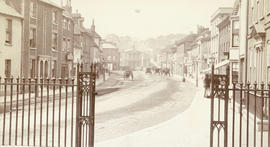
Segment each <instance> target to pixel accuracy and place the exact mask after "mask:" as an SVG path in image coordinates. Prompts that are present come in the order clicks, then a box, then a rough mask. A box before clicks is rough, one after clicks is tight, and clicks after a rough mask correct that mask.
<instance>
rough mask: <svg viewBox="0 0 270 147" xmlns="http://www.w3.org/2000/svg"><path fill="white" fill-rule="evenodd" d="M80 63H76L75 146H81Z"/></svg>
mask: <svg viewBox="0 0 270 147" xmlns="http://www.w3.org/2000/svg"><path fill="white" fill-rule="evenodd" d="M79 70H80V65H79V64H77V97H76V141H75V142H76V147H80V146H81V124H80V116H81V112H82V111H81V110H82V109H81V99H82V96H81V87H80V86H81V85H80V80H81V79H80V72H79Z"/></svg>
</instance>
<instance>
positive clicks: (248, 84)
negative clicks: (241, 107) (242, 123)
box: [246, 82, 250, 147]
mask: <svg viewBox="0 0 270 147" xmlns="http://www.w3.org/2000/svg"><path fill="white" fill-rule="evenodd" d="M249 86H250V83H249V82H248V83H247V134H246V135H247V136H246V137H247V139H246V141H247V147H248V146H249Z"/></svg>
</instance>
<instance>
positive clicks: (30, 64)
mask: <svg viewBox="0 0 270 147" xmlns="http://www.w3.org/2000/svg"><path fill="white" fill-rule="evenodd" d="M9 2H10V3H12V6H14V7H15V8H16V10H17V11H18V12H21V14H23V17H24V25H23V26H24V27H23V30H24V34H23V36H24V38H23V40H24V45H23V50H22V75H23V76H25V77H29V76H31V77H57V76H59V75H60V72H61V71H60V67H61V61H60V60H58V59H59V58H61V56H62V54H61V49H62V34H63V33H62V18H63V17H62V11H63V9H62V8H61V7H60V6H59V5H57V4H55V3H53V2H52V1H50V0H26V1H20V2H18V1H15V0H9Z"/></svg>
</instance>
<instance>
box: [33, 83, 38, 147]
mask: <svg viewBox="0 0 270 147" xmlns="http://www.w3.org/2000/svg"><path fill="white" fill-rule="evenodd" d="M37 89H38V79H37V78H35V108H34V135H33V143H34V146H35V145H36V126H37V125H36V119H37V97H38V90H37Z"/></svg>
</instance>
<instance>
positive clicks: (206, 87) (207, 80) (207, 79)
mask: <svg viewBox="0 0 270 147" xmlns="http://www.w3.org/2000/svg"><path fill="white" fill-rule="evenodd" d="M204 97H205V98H209V97H210V77H209V75H208V74H205V78H204Z"/></svg>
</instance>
